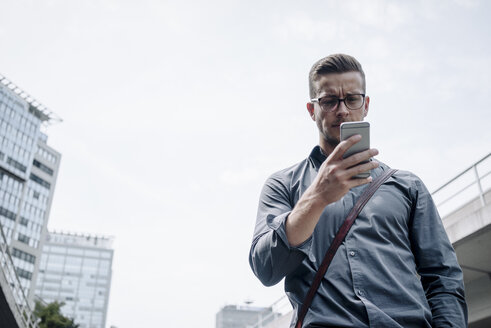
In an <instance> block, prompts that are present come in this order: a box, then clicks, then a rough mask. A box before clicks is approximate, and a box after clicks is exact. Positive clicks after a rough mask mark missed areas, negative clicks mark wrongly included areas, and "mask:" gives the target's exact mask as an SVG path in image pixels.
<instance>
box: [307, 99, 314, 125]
mask: <svg viewBox="0 0 491 328" xmlns="http://www.w3.org/2000/svg"><path fill="white" fill-rule="evenodd" d="M307 111H308V112H309V115H310V118H312V121H315V109H314V104H313V103H311V102H308V103H307Z"/></svg>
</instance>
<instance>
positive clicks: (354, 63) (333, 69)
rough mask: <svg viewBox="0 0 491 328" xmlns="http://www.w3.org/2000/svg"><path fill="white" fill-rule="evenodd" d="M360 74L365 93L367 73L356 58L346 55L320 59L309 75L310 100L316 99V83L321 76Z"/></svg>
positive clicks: (334, 55)
mask: <svg viewBox="0 0 491 328" xmlns="http://www.w3.org/2000/svg"><path fill="white" fill-rule="evenodd" d="M346 72H360V74H361V78H362V81H363V90H364V91H365V87H366V85H365V72H363V69H362V68H361V64H360V62H358V60H356V58H355V57H353V56H350V55H345V54H333V55H329V56H327V57H324V58H322V59H319V60H318V61H317V62H315V64H314V65H313V66H312V68H311V69H310V73H309V90H310V99H313V98H315V96H316V90H315V88H314V82H315V81H317V80H318V79H319V76H320V75H323V74H329V73H346Z"/></svg>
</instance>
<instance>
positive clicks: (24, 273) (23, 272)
mask: <svg viewBox="0 0 491 328" xmlns="http://www.w3.org/2000/svg"><path fill="white" fill-rule="evenodd" d="M15 271H16V272H17V274H18V275H19V277H21V278H24V279H27V280H31V279H32V272H29V271H27V270H24V269H21V268H17V267H16V268H15Z"/></svg>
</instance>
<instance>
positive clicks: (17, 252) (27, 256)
mask: <svg viewBox="0 0 491 328" xmlns="http://www.w3.org/2000/svg"><path fill="white" fill-rule="evenodd" d="M12 256H13V257H16V258H18V259H21V260H23V261H26V262H29V263H32V264H34V263H35V262H36V257H35V256H34V255H31V254H29V253H26V252H23V251H21V250H20V249H17V248H15V247H14V248H12Z"/></svg>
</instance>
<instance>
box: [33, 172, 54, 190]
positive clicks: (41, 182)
mask: <svg viewBox="0 0 491 328" xmlns="http://www.w3.org/2000/svg"><path fill="white" fill-rule="evenodd" d="M29 179H31V180H32V181H34V182H36V183H37V184H39V185H41V186H43V187H44V188H46V189H49V188H51V184H50V183H49V182H48V181H45V180H43V179H41V178H40V177H38V176H37V175H35V174H33V173H31V176H30V177H29Z"/></svg>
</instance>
